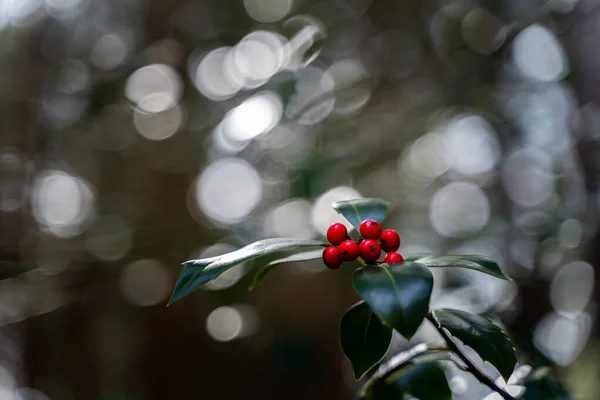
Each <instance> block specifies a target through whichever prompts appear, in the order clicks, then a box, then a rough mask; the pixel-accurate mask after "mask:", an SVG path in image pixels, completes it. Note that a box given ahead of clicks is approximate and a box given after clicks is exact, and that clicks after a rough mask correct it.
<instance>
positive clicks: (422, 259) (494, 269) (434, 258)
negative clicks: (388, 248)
mask: <svg viewBox="0 0 600 400" xmlns="http://www.w3.org/2000/svg"><path fill="white" fill-rule="evenodd" d="M404 260H405V261H415V262H418V263H419V264H423V265H425V266H427V267H430V268H467V269H472V270H475V271H479V272H483V273H485V274H488V275H492V276H495V277H496V278H500V279H506V280H510V278H509V277H507V276H506V275H504V273H503V272H502V270H501V269H500V267H499V266H498V264H497V263H496V262H495V261H493V260H491V259H489V258H487V257H484V256H477V255H465V256H462V255H435V254H410V255H407V256H405V257H404Z"/></svg>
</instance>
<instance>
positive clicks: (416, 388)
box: [370, 362, 452, 400]
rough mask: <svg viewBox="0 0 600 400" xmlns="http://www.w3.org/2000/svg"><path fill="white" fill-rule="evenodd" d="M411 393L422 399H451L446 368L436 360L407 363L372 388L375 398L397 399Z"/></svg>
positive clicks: (378, 399)
mask: <svg viewBox="0 0 600 400" xmlns="http://www.w3.org/2000/svg"><path fill="white" fill-rule="evenodd" d="M406 393H410V394H411V395H412V396H414V397H417V398H418V399H420V400H450V399H451V398H452V392H451V391H450V388H449V387H448V381H447V380H446V374H444V370H443V369H442V368H441V367H440V366H439V365H438V364H437V363H435V362H424V363H419V364H414V365H412V364H411V365H407V366H405V367H404V368H402V369H400V370H399V371H398V372H396V373H394V374H392V375H390V376H389V377H387V378H386V379H385V380H381V381H378V382H376V384H374V385H373V388H372V390H371V396H370V398H371V399H373V400H387V399H395V398H396V399H397V398H399V397H400V396H402V395H404V394H406Z"/></svg>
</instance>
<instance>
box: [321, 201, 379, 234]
mask: <svg viewBox="0 0 600 400" xmlns="http://www.w3.org/2000/svg"><path fill="white" fill-rule="evenodd" d="M333 208H335V210H336V211H337V212H338V213H339V214H342V215H343V216H344V217H345V218H346V219H347V220H348V222H350V223H351V224H352V225H353V226H354V227H355V228H356V229H357V230H358V229H359V228H360V224H361V223H362V222H363V221H364V220H365V219H373V220H375V221H377V222H380V223H381V222H383V220H384V219H385V216H386V215H387V213H388V208H389V205H388V203H387V202H386V201H383V200H381V199H356V200H347V201H338V202H336V203H333Z"/></svg>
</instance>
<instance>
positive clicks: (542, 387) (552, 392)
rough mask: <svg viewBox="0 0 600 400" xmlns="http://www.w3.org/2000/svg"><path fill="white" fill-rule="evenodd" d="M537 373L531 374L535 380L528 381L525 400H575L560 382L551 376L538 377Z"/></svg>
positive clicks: (525, 384)
mask: <svg viewBox="0 0 600 400" xmlns="http://www.w3.org/2000/svg"><path fill="white" fill-rule="evenodd" d="M536 375H537V374H536V372H533V373H532V374H530V376H534V379H529V378H528V379H526V380H525V382H524V383H523V384H524V386H525V389H526V390H525V393H524V394H523V396H522V397H523V399H524V400H574V399H575V397H573V396H572V395H571V394H570V393H569V392H568V391H567V390H566V389H565V388H564V387H563V385H561V383H560V382H558V381H556V380H555V379H554V378H552V377H551V376H549V375H546V374H544V375H542V376H536Z"/></svg>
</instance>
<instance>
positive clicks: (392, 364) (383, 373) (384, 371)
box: [357, 343, 428, 399]
mask: <svg viewBox="0 0 600 400" xmlns="http://www.w3.org/2000/svg"><path fill="white" fill-rule="evenodd" d="M427 350H428V347H427V345H426V344H424V343H420V344H418V345H416V346H414V347H411V348H410V349H407V350H404V351H402V352H400V353H398V354H395V355H394V356H392V357H390V358H389V359H388V360H386V361H385V362H383V363H381V364H379V367H377V370H376V371H375V372H373V374H372V375H371V376H370V377H369V379H368V380H367V381H366V382H365V384H364V385H363V386H362V387H361V389H360V391H359V392H358V395H357V399H367V398H368V397H369V394H370V392H371V388H372V387H373V386H374V385H375V383H376V382H379V381H381V380H384V379H385V378H386V377H387V376H389V375H390V374H392V373H394V372H395V371H397V370H399V369H400V368H402V367H404V366H405V365H406V364H408V362H409V361H411V360H413V359H415V357H418V356H421V355H422V354H425V353H426V352H427Z"/></svg>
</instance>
